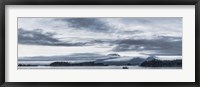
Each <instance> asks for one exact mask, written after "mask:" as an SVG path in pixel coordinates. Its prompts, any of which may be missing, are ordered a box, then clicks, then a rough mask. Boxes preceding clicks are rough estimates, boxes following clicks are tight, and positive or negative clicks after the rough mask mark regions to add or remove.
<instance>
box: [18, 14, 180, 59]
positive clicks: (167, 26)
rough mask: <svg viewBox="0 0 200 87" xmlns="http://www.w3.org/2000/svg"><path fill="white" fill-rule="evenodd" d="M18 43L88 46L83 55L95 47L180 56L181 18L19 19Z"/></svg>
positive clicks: (109, 51)
mask: <svg viewBox="0 0 200 87" xmlns="http://www.w3.org/2000/svg"><path fill="white" fill-rule="evenodd" d="M18 44H19V45H22V46H23V45H26V46H46V48H45V50H47V51H48V47H75V49H79V48H84V47H85V48H87V47H88V49H83V50H82V51H83V52H84V50H85V51H87V50H93V49H92V48H91V49H89V47H94V48H101V51H100V52H99V51H98V50H96V51H95V52H94V53H98V52H99V53H98V54H104V53H105V54H107V53H118V54H120V53H123V52H129V53H134V54H141V55H151V54H152V55H172V56H173V55H179V56H181V55H182V18H181V17H130V18H129V17H128V18H126V17H125V18H123V17H122V18H18ZM103 49H105V50H103ZM102 50H103V51H102ZM19 53H20V51H19ZM74 53H76V51H74ZM77 53H79V52H77ZM90 53H92V52H90ZM21 54H23V52H21ZM24 54H25V53H24ZM34 55H35V56H40V55H36V54H34Z"/></svg>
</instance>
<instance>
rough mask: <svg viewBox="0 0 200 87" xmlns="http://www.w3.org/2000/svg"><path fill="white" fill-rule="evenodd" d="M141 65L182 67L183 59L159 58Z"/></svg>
mask: <svg viewBox="0 0 200 87" xmlns="http://www.w3.org/2000/svg"><path fill="white" fill-rule="evenodd" d="M140 66H143V67H182V60H181V59H179V60H157V59H153V60H151V61H145V62H143V63H142V64H140Z"/></svg>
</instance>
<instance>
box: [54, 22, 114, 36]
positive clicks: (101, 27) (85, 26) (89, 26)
mask: <svg viewBox="0 0 200 87" xmlns="http://www.w3.org/2000/svg"><path fill="white" fill-rule="evenodd" d="M55 20H57V21H64V22H67V24H68V26H69V27H72V28H75V29H80V30H87V31H89V32H104V33H105V32H110V30H111V27H110V26H109V25H108V23H107V22H106V21H103V20H101V18H57V19H55Z"/></svg>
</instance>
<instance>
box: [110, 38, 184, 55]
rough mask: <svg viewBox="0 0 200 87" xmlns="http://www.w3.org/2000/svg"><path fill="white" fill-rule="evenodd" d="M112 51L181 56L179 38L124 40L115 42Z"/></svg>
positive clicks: (180, 40)
mask: <svg viewBox="0 0 200 87" xmlns="http://www.w3.org/2000/svg"><path fill="white" fill-rule="evenodd" d="M114 43H115V44H117V46H116V47H115V48H113V49H112V50H113V51H115V52H121V51H148V50H149V51H155V52H156V53H157V54H176V55H182V39H181V38H180V37H160V38H157V39H151V40H147V39H139V40H132V39H125V40H117V41H115V42H114Z"/></svg>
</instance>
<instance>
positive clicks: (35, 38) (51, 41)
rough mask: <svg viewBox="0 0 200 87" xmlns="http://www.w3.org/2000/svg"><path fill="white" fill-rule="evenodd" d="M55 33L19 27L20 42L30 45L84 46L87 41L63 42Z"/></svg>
mask: <svg viewBox="0 0 200 87" xmlns="http://www.w3.org/2000/svg"><path fill="white" fill-rule="evenodd" d="M53 36H54V33H49V32H47V33H44V32H43V31H42V30H41V29H35V30H34V31H27V30H24V29H22V28H21V29H18V43H19V44H29V45H47V46H83V45H86V43H70V42H63V41H60V40H59V39H57V38H54V37H53Z"/></svg>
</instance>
